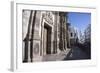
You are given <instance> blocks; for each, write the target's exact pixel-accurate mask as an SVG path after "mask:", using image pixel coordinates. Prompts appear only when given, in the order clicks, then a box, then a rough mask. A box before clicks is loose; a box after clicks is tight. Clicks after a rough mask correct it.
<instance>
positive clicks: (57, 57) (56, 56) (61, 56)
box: [42, 49, 70, 61]
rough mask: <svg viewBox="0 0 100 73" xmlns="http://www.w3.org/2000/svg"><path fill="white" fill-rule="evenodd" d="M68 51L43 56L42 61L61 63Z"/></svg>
mask: <svg viewBox="0 0 100 73" xmlns="http://www.w3.org/2000/svg"><path fill="white" fill-rule="evenodd" d="M69 51H70V49H67V50H66V51H62V52H60V53H59V54H48V55H45V56H43V58H42V61H61V60H63V59H64V58H65V57H66V56H67V54H68V53H69Z"/></svg>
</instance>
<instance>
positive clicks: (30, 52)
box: [22, 10, 68, 62]
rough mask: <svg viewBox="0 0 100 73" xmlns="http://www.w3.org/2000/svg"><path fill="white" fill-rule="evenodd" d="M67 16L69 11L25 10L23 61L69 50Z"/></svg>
mask: <svg viewBox="0 0 100 73" xmlns="http://www.w3.org/2000/svg"><path fill="white" fill-rule="evenodd" d="M67 18H68V17H67V12H58V11H38V10H23V11H22V39H23V40H22V42H23V43H22V45H23V53H22V57H23V62H34V61H42V58H43V56H44V55H50V54H59V53H60V52H62V51H65V50H67V36H68V35H67V24H66V23H67Z"/></svg>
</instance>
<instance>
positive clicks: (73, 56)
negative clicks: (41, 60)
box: [64, 47, 89, 60]
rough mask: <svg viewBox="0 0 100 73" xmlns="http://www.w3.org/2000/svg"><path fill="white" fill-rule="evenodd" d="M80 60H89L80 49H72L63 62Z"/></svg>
mask: <svg viewBox="0 0 100 73" xmlns="http://www.w3.org/2000/svg"><path fill="white" fill-rule="evenodd" d="M81 59H89V56H88V55H87V53H86V52H85V51H83V50H82V49H81V48H78V47H73V48H72V49H71V51H70V52H69V54H68V55H66V57H65V58H64V60H81Z"/></svg>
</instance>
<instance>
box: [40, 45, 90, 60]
mask: <svg viewBox="0 0 100 73" xmlns="http://www.w3.org/2000/svg"><path fill="white" fill-rule="evenodd" d="M82 59H89V56H88V55H87V54H86V53H85V51H83V50H81V48H78V47H73V48H70V49H67V50H66V51H64V52H61V53H59V54H48V55H44V56H43V58H42V61H62V60H65V61H67V60H82Z"/></svg>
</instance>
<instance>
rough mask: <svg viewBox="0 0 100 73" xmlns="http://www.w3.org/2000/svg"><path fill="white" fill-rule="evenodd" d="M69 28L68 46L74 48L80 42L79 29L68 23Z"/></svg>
mask: <svg viewBox="0 0 100 73" xmlns="http://www.w3.org/2000/svg"><path fill="white" fill-rule="evenodd" d="M67 26H68V31H67V33H68V37H67V46H68V47H73V46H75V45H76V44H77V42H78V32H77V29H76V28H75V27H73V26H71V24H70V23H67Z"/></svg>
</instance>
